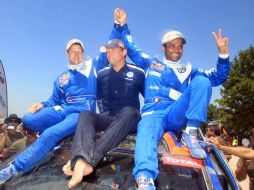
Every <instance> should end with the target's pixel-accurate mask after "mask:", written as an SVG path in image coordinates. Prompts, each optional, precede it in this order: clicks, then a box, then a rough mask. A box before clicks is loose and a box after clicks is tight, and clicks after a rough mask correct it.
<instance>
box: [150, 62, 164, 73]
mask: <svg viewBox="0 0 254 190" xmlns="http://www.w3.org/2000/svg"><path fill="white" fill-rule="evenodd" d="M150 67H151V68H153V69H157V70H159V71H163V70H164V69H165V66H164V65H162V64H160V63H151V66H150Z"/></svg>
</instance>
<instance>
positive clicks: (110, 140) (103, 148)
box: [93, 107, 140, 167]
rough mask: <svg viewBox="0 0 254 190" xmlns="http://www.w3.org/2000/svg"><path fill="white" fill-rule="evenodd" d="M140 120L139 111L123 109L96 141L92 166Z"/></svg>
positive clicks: (131, 108) (129, 108) (128, 108)
mask: <svg viewBox="0 0 254 190" xmlns="http://www.w3.org/2000/svg"><path fill="white" fill-rule="evenodd" d="M139 119H140V115H139V111H138V110H137V109H136V108H133V107H124V108H123V109H122V110H121V111H120V113H119V115H117V118H116V119H115V120H114V121H113V122H112V123H111V124H110V125H109V127H108V128H107V129H106V130H105V131H104V133H103V135H102V136H101V137H100V138H99V139H97V140H96V144H95V149H94V160H93V166H94V167H95V166H96V165H97V164H98V163H99V161H100V160H101V159H102V158H103V156H104V155H105V154H106V153H107V152H108V151H109V150H111V149H113V148H115V147H116V146H117V145H118V144H119V143H120V142H121V141H122V140H123V139H124V138H125V137H126V136H127V135H128V134H129V133H130V132H131V131H132V130H133V129H134V128H135V127H136V124H137V122H138V121H139Z"/></svg>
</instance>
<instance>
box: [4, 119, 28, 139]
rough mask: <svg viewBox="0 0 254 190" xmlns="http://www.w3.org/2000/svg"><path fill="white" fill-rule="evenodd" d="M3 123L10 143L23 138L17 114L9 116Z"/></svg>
mask: <svg viewBox="0 0 254 190" xmlns="http://www.w3.org/2000/svg"><path fill="white" fill-rule="evenodd" d="M4 123H5V124H6V129H7V131H8V136H9V138H10V140H11V142H12V143H13V142H14V141H16V140H18V139H22V138H23V137H24V134H23V130H22V125H21V118H19V117H18V116H17V114H10V115H9V116H8V117H7V118H6V119H5V120H4Z"/></svg>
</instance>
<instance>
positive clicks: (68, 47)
mask: <svg viewBox="0 0 254 190" xmlns="http://www.w3.org/2000/svg"><path fill="white" fill-rule="evenodd" d="M73 44H79V45H80V46H81V48H82V49H83V50H84V44H83V42H81V40H79V39H72V40H70V41H69V42H68V43H67V45H66V50H67V51H68V49H70V47H71V46H72V45H73Z"/></svg>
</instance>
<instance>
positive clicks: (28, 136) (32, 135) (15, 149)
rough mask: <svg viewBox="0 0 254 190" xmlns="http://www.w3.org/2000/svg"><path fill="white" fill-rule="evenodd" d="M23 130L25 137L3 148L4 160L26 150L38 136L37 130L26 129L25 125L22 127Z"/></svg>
mask: <svg viewBox="0 0 254 190" xmlns="http://www.w3.org/2000/svg"><path fill="white" fill-rule="evenodd" d="M22 130H23V131H24V132H23V134H24V137H23V138H22V139H18V140H16V141H14V142H13V143H12V144H11V145H10V146H9V147H7V148H4V149H3V150H2V153H1V154H2V160H4V159H6V158H8V157H10V156H12V155H14V154H16V153H19V152H21V151H23V150H25V149H26V148H27V147H28V146H29V145H31V144H33V143H34V142H35V141H36V139H37V138H38V135H37V133H36V132H35V131H32V130H31V129H26V128H24V127H22Z"/></svg>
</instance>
